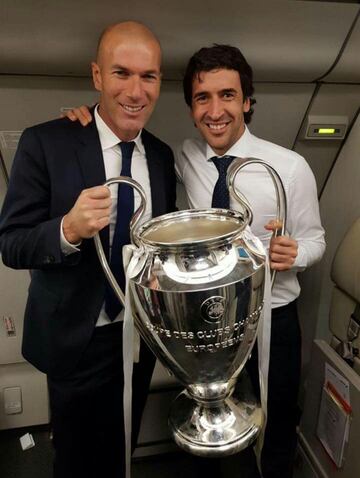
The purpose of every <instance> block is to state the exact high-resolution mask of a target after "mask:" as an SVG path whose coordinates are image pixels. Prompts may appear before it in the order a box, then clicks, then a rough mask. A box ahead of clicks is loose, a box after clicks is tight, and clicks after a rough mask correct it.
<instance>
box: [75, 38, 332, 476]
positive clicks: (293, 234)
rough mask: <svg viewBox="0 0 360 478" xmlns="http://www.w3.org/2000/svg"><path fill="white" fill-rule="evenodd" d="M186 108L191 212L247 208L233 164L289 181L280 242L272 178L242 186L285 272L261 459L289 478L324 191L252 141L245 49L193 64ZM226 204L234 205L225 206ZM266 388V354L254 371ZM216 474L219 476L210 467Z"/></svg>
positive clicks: (266, 468) (256, 175) (276, 290)
mask: <svg viewBox="0 0 360 478" xmlns="http://www.w3.org/2000/svg"><path fill="white" fill-rule="evenodd" d="M183 88H184V96H185V101H186V103H187V104H188V106H189V107H190V109H191V115H192V118H193V121H194V123H195V126H196V128H197V129H198V130H199V132H200V134H201V136H202V138H201V139H187V140H185V141H184V143H183V145H182V148H181V150H180V151H179V152H178V154H177V157H176V159H175V166H176V171H177V174H178V177H179V179H180V180H181V181H182V182H183V184H184V185H185V189H186V194H187V198H188V203H189V206H190V207H191V208H208V207H210V206H212V207H226V208H232V209H237V208H238V204H237V203H236V202H235V201H234V200H232V199H230V198H229V195H228V194H227V195H226V194H222V197H219V194H218V191H219V189H221V188H216V187H215V186H216V185H218V184H220V183H221V182H223V181H224V178H225V176H226V171H227V168H228V166H229V164H230V163H231V161H232V159H233V158H234V157H245V158H251V157H254V158H259V159H262V160H264V161H265V162H267V163H268V164H269V165H271V166H272V167H273V168H274V169H275V170H276V171H277V172H278V173H279V175H280V177H281V179H282V182H283V184H284V187H285V191H286V198H287V206H288V207H287V209H288V213H287V230H286V235H284V236H278V237H276V238H275V237H272V232H273V231H274V230H275V229H276V228H277V227H279V226H278V224H276V222H274V221H272V219H274V218H275V217H276V195H275V191H274V186H273V183H272V180H271V178H270V177H269V176H268V174H267V173H266V171H265V170H264V168H262V167H261V166H251V167H248V168H247V169H244V170H242V171H241V172H240V173H239V174H238V176H237V178H236V182H235V186H236V188H238V189H239V190H240V191H241V192H242V193H243V194H244V196H245V197H246V198H247V199H248V201H249V203H250V205H251V208H252V211H253V214H254V219H253V223H252V231H253V232H254V234H255V235H257V236H258V237H259V238H260V239H261V240H262V241H263V243H264V244H265V246H266V247H268V248H269V255H270V266H271V268H272V269H273V270H275V271H278V274H277V276H276V279H275V283H274V286H273V289H272V322H271V327H272V332H271V345H270V365H269V377H268V383H269V385H268V419H267V427H266V432H265V441H264V446H263V450H262V456H261V469H262V470H261V471H262V476H263V477H264V478H290V477H291V476H292V472H293V462H294V454H295V449H296V442H297V440H296V426H297V423H298V419H299V411H298V406H297V398H298V389H299V380H300V368H301V337H300V327H299V321H298V316H297V309H296V299H297V297H298V296H299V294H300V286H299V283H298V280H297V273H298V272H299V271H302V270H304V269H305V268H306V267H309V266H311V265H312V264H313V263H315V262H316V261H318V260H320V258H321V257H322V255H323V253H324V250H325V240H324V230H323V228H322V226H321V222H320V215H319V206H318V200H317V191H316V183H315V179H314V176H313V174H312V172H311V169H310V167H309V166H308V164H307V163H306V161H305V160H304V158H302V157H301V156H299V155H298V154H297V153H295V152H293V151H290V150H288V149H285V148H283V147H281V146H277V145H275V144H273V143H270V142H268V141H264V140H262V139H260V138H257V137H256V136H254V135H252V134H251V133H250V131H249V129H248V128H247V127H246V126H245V123H249V122H250V120H251V115H252V113H253V109H252V106H253V105H254V103H255V100H254V98H253V97H252V95H253V93H254V87H253V74H252V69H251V67H250V65H249V64H248V63H247V61H246V59H245V58H244V56H243V55H242V53H241V52H240V50H239V49H238V48H235V47H233V46H229V45H214V46H212V47H210V48H201V49H200V50H199V51H198V52H196V53H195V54H194V55H193V56H192V57H191V58H190V61H189V63H188V65H187V68H186V71H185V76H184V80H183ZM69 116H70V117H71V118H72V119H80V121H82V122H83V124H87V122H88V121H89V120H91V115H89V112H88V111H87V109H86V108H85V107H81V108H80V109H76V110H74V111H73V112H71V113H69ZM225 196H226V197H225ZM247 368H248V371H249V373H250V375H251V377H252V381H253V384H254V386H255V389H256V388H258V377H257V351H256V348H255V349H254V351H253V353H252V357H251V360H250V361H249V363H248V364H247ZM210 469H211V467H210Z"/></svg>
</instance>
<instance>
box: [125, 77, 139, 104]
mask: <svg viewBox="0 0 360 478" xmlns="http://www.w3.org/2000/svg"><path fill="white" fill-rule="evenodd" d="M127 95H128V97H129V98H131V99H133V100H137V99H140V98H141V95H142V85H141V78H140V77H138V76H135V75H134V76H132V77H131V78H130V82H129V88H128V91H127Z"/></svg>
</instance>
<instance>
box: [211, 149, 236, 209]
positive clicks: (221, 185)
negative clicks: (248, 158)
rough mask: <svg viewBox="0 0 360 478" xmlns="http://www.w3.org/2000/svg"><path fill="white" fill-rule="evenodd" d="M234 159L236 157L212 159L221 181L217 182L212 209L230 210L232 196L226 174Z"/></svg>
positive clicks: (216, 157)
mask: <svg viewBox="0 0 360 478" xmlns="http://www.w3.org/2000/svg"><path fill="white" fill-rule="evenodd" d="M234 158H235V156H221V157H219V156H214V157H213V158H211V160H212V161H213V163H214V164H215V166H216V168H217V170H218V172H219V179H218V180H217V181H216V184H215V187H214V192H213V197H212V202H211V207H218V208H223V209H229V208H230V196H229V190H228V188H227V185H226V174H227V170H228V167H229V166H230V164H231V162H232V161H233V159H234Z"/></svg>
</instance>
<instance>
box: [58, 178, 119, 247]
mask: <svg viewBox="0 0 360 478" xmlns="http://www.w3.org/2000/svg"><path fill="white" fill-rule="evenodd" d="M110 207H111V196H110V189H109V188H108V187H106V186H95V187H93V188H89V189H84V190H83V191H82V192H81V193H80V195H79V197H78V198H77V200H76V202H75V204H74V206H73V207H72V209H71V210H70V211H69V212H68V213H67V214H66V215H65V216H64V220H63V233H64V236H65V238H66V240H67V241H68V242H70V243H71V244H75V243H78V242H80V241H81V240H82V239H87V238H90V237H93V236H95V234H96V233H97V232H99V231H100V230H101V229H103V228H104V227H105V226H107V225H108V224H109V223H110Z"/></svg>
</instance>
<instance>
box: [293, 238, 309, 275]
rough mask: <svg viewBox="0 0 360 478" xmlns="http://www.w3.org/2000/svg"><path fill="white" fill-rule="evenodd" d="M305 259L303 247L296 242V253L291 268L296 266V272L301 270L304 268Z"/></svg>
mask: <svg viewBox="0 0 360 478" xmlns="http://www.w3.org/2000/svg"><path fill="white" fill-rule="evenodd" d="M306 265H307V261H306V251H305V249H304V247H302V246H301V245H300V244H298V255H297V256H296V259H295V262H294V264H293V266H292V268H296V269H297V270H298V272H301V271H302V270H304V269H305V268H306Z"/></svg>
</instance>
